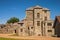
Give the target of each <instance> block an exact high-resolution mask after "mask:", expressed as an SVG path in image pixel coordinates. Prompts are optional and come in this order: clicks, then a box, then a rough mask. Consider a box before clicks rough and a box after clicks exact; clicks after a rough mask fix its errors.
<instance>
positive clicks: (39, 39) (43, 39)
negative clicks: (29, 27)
mask: <svg viewBox="0 0 60 40" xmlns="http://www.w3.org/2000/svg"><path fill="white" fill-rule="evenodd" d="M9 35H11V34H0V37H3V38H14V39H34V40H60V38H56V37H46V36H9Z"/></svg>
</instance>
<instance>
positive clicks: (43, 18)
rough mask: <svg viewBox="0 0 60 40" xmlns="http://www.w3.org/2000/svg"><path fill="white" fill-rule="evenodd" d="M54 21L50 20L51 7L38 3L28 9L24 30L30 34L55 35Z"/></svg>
mask: <svg viewBox="0 0 60 40" xmlns="http://www.w3.org/2000/svg"><path fill="white" fill-rule="evenodd" d="M53 23H54V21H53V20H50V10H49V9H47V8H43V7H40V6H38V5H37V6H34V7H31V8H28V9H26V18H25V19H24V20H23V28H24V29H25V30H24V31H26V32H25V34H27V35H28V36H52V35H54V29H53ZM20 24H21V23H20ZM19 30H20V29H19ZM18 33H19V32H18ZM23 34H24V33H23Z"/></svg>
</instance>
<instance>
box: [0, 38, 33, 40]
mask: <svg viewBox="0 0 60 40" xmlns="http://www.w3.org/2000/svg"><path fill="white" fill-rule="evenodd" d="M0 40H32V39H13V38H0Z"/></svg>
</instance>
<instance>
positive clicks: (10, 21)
mask: <svg viewBox="0 0 60 40" xmlns="http://www.w3.org/2000/svg"><path fill="white" fill-rule="evenodd" d="M16 22H19V19H18V18H16V17H12V18H10V19H9V20H7V23H9V24H10V23H16Z"/></svg>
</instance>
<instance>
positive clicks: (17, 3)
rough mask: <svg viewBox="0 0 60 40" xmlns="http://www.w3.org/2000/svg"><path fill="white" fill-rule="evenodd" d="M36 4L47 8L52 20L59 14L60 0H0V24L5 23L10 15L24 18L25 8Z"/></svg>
mask: <svg viewBox="0 0 60 40" xmlns="http://www.w3.org/2000/svg"><path fill="white" fill-rule="evenodd" d="M36 5H39V6H42V7H44V8H49V9H50V10H51V11H50V12H51V13H50V14H51V19H52V20H54V19H55V16H60V0H0V24H4V23H6V21H7V20H8V19H9V18H11V17H17V18H19V19H20V20H22V19H24V18H25V15H26V12H25V11H26V9H27V8H29V7H33V6H36Z"/></svg>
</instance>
